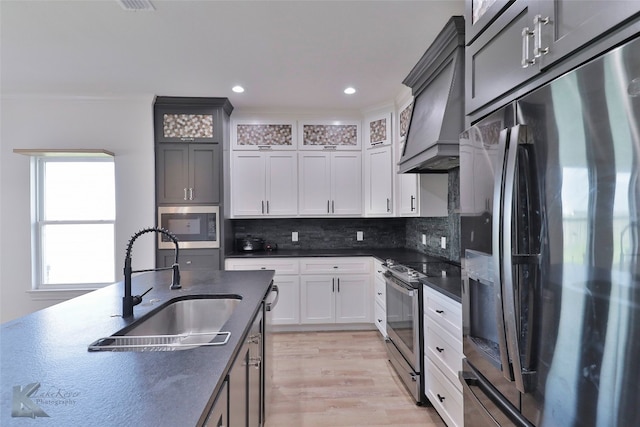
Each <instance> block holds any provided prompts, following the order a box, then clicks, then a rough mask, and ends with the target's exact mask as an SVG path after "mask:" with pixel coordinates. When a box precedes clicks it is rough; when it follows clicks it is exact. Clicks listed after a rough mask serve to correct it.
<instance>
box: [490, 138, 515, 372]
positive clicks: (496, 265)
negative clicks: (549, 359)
mask: <svg viewBox="0 0 640 427" xmlns="http://www.w3.org/2000/svg"><path fill="white" fill-rule="evenodd" d="M509 133H510V129H503V130H502V131H501V132H500V137H499V140H498V150H499V152H498V158H499V159H504V158H505V155H506V153H507V141H508V139H509ZM503 171H504V165H503V164H498V165H496V170H495V175H494V185H493V223H492V228H493V230H494V233H493V240H492V245H493V272H494V278H493V283H495V284H496V286H497V289H496V294H495V297H496V325H497V330H498V348H499V351H500V364H501V366H502V374H503V375H504V377H505V378H506V379H508V380H509V381H513V374H512V372H511V365H510V363H509V351H508V348H507V339H506V332H505V331H506V329H505V324H504V311H503V302H502V290H501V283H502V281H501V280H500V275H501V273H502V268H501V265H502V258H501V252H502V251H501V248H502V244H501V235H502V214H503V212H502V206H503V204H502V197H503V191H502V189H503V182H504V176H503Z"/></svg>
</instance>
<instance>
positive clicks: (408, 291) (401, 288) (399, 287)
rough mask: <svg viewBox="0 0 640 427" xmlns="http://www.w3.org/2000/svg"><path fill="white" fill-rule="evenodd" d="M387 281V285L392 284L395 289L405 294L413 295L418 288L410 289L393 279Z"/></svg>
mask: <svg viewBox="0 0 640 427" xmlns="http://www.w3.org/2000/svg"><path fill="white" fill-rule="evenodd" d="M385 282H387V285H389V286H391V287H392V288H393V289H395V290H397V291H398V292H401V293H403V294H404V295H407V296H410V297H413V296H414V295H415V292H416V290H415V289H409V288H406V287H404V286H402V285H400V284H398V283H396V282H394V281H393V280H389V279H386V280H385Z"/></svg>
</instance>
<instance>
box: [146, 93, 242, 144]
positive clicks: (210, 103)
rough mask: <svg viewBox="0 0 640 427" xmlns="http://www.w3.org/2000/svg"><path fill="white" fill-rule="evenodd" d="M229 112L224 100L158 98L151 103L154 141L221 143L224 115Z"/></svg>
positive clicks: (226, 101) (225, 99) (229, 106)
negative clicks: (152, 104) (152, 106)
mask: <svg viewBox="0 0 640 427" xmlns="http://www.w3.org/2000/svg"><path fill="white" fill-rule="evenodd" d="M232 110H233V107H232V106H231V104H230V103H229V100H228V99H227V98H187V97H172V96H159V97H157V98H156V102H155V104H154V123H155V139H156V142H195V143H211V142H213V143H221V142H222V138H223V136H224V131H223V125H222V120H223V115H224V113H226V114H227V115H230V114H231V111H232Z"/></svg>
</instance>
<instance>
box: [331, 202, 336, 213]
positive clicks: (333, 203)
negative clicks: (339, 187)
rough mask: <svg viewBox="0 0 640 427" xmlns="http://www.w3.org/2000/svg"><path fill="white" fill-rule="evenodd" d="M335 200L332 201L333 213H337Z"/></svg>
mask: <svg viewBox="0 0 640 427" xmlns="http://www.w3.org/2000/svg"><path fill="white" fill-rule="evenodd" d="M335 203H336V202H335V200H332V201H331V213H336V206H335Z"/></svg>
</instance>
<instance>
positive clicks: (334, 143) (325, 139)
mask: <svg viewBox="0 0 640 427" xmlns="http://www.w3.org/2000/svg"><path fill="white" fill-rule="evenodd" d="M298 134H299V135H298V140H299V141H300V144H299V147H298V148H299V149H301V150H321V151H329V150H360V149H361V147H362V145H361V143H360V140H361V138H360V121H358V120H338V121H336V120H331V121H330V120H321V121H317V120H314V121H300V122H299V126H298Z"/></svg>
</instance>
